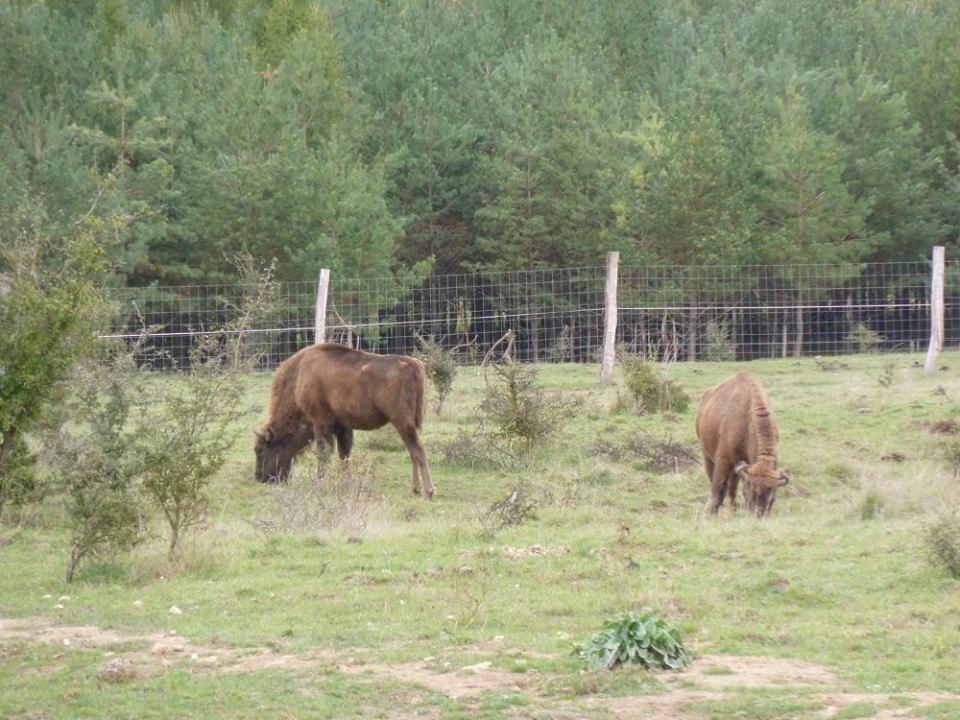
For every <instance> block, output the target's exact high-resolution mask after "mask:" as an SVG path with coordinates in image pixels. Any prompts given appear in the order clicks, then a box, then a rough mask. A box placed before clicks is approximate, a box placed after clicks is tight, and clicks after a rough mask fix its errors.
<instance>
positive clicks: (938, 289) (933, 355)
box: [923, 245, 946, 374]
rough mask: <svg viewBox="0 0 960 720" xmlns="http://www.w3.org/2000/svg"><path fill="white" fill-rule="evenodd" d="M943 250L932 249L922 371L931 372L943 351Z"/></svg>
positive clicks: (940, 248)
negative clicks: (927, 331)
mask: <svg viewBox="0 0 960 720" xmlns="http://www.w3.org/2000/svg"><path fill="white" fill-rule="evenodd" d="M945 253H946V251H945V249H944V247H943V246H942V245H937V246H936V247H935V248H934V249H933V275H932V276H931V279H930V347H929V348H928V349H927V362H926V365H924V368H923V369H924V371H925V372H926V373H927V374H930V373H932V372H933V369H934V366H935V365H936V363H937V356H938V355H939V354H940V351H941V350H943V275H944V266H945V262H944V259H945Z"/></svg>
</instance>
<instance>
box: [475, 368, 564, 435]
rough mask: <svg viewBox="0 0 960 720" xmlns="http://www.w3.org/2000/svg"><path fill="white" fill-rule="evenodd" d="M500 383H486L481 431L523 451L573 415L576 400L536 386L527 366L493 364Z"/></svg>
mask: <svg viewBox="0 0 960 720" xmlns="http://www.w3.org/2000/svg"><path fill="white" fill-rule="evenodd" d="M492 368H493V370H494V372H495V373H496V376H497V380H498V381H499V382H490V381H489V379H488V381H487V389H486V393H485V395H484V398H483V401H482V402H481V403H480V408H479V415H480V421H481V425H482V428H483V431H484V432H486V433H490V434H492V435H494V436H496V437H499V438H503V439H505V440H506V441H507V442H508V443H512V442H513V441H514V440H519V441H521V442H522V443H523V444H524V446H525V447H526V448H530V447H532V446H533V445H537V444H539V443H541V442H543V441H544V440H545V439H546V438H547V437H548V436H550V435H552V434H553V433H554V432H556V431H557V430H558V429H559V428H560V426H561V425H562V424H563V423H565V422H567V421H568V420H569V419H570V417H571V416H572V415H573V410H574V409H575V408H576V407H577V406H578V405H579V402H578V401H576V400H571V399H568V398H564V397H563V396H562V395H560V394H558V393H547V392H544V391H543V390H542V389H541V388H539V387H537V385H536V379H537V370H536V368H534V367H532V366H528V365H517V364H514V363H508V364H506V365H493V366H492Z"/></svg>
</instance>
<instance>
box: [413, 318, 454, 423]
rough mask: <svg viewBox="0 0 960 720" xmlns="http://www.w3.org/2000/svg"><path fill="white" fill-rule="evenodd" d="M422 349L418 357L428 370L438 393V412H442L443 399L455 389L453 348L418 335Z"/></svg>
mask: <svg viewBox="0 0 960 720" xmlns="http://www.w3.org/2000/svg"><path fill="white" fill-rule="evenodd" d="M417 342H418V343H420V349H419V350H418V351H417V353H416V356H417V358H418V359H419V360H420V361H421V362H422V363H423V365H424V367H425V368H426V370H427V377H428V378H429V380H430V383H431V384H432V385H433V389H434V390H435V391H436V393H437V404H436V413H437V415H439V414H440V411H441V409H442V408H443V401H444V400H445V399H446V397H447V395H449V394H450V391H451V390H452V389H453V381H454V378H456V376H457V361H456V359H455V358H454V355H453V350H447V349H446V348H444V347H443V345H441V344H440V343H438V342H437V341H436V340H435V339H434V338H432V337H429V338H423V337H419V336H418V337H417Z"/></svg>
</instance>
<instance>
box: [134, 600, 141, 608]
mask: <svg viewBox="0 0 960 720" xmlns="http://www.w3.org/2000/svg"><path fill="white" fill-rule="evenodd" d="M133 606H134V607H135V608H142V607H143V600H134V601H133Z"/></svg>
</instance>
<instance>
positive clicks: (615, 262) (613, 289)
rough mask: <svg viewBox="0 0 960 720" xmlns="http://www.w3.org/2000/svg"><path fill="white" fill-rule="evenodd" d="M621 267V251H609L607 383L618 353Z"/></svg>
mask: <svg viewBox="0 0 960 720" xmlns="http://www.w3.org/2000/svg"><path fill="white" fill-rule="evenodd" d="M619 269H620V253H618V252H616V251H615V250H614V251H611V252H608V253H607V283H606V296H607V302H606V315H605V323H604V332H603V361H602V362H601V363H600V382H602V383H605V382H607V381H608V380H610V378H611V376H612V375H613V361H614V358H615V356H616V353H617V347H616V345H617V274H618V272H619Z"/></svg>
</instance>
